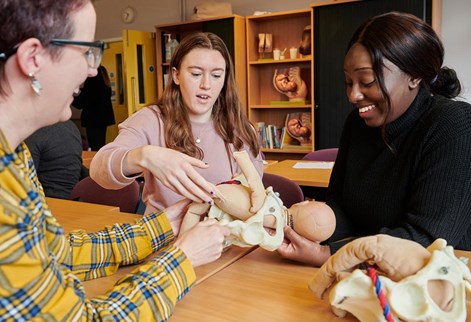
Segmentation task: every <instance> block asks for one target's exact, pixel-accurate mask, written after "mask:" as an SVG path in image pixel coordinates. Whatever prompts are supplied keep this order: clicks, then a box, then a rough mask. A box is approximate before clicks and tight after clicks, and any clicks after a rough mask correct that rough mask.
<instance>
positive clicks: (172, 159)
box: [123, 145, 225, 203]
mask: <svg viewBox="0 0 471 322" xmlns="http://www.w3.org/2000/svg"><path fill="white" fill-rule="evenodd" d="M194 167H198V168H201V169H207V168H208V167H209V165H207V164H206V163H204V162H203V161H201V160H198V159H196V158H192V157H190V156H188V155H186V154H183V153H181V152H178V151H175V150H172V149H167V148H163V147H158V146H153V145H147V146H144V147H140V148H137V149H134V150H131V151H129V152H128V153H127V154H126V157H125V158H124V161H123V171H124V173H125V175H132V174H136V173H140V172H142V171H143V170H144V169H147V170H149V171H150V172H151V173H152V175H153V176H154V177H155V178H157V179H158V180H159V181H160V182H162V184H164V185H165V186H166V187H167V188H169V189H171V190H173V191H175V192H176V193H178V194H180V195H182V196H184V197H185V198H188V199H191V200H193V201H195V202H206V203H209V202H211V203H214V201H213V197H216V196H217V197H218V198H221V199H222V200H224V199H225V198H224V196H223V195H222V193H221V192H220V191H219V190H218V189H217V188H216V186H215V185H214V184H212V183H209V182H208V181H206V180H205V179H204V178H203V177H202V176H201V175H200V174H199V173H198V172H197V171H196V170H195V169H194Z"/></svg>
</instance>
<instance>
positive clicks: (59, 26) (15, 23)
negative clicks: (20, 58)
mask: <svg viewBox="0 0 471 322" xmlns="http://www.w3.org/2000/svg"><path fill="white" fill-rule="evenodd" d="M89 1H90V0H67V1H57V0H22V1H18V0H2V1H1V2H0V30H2V32H0V52H6V51H8V50H11V49H12V48H14V47H15V46H18V44H20V43H21V42H23V41H25V40H27V39H29V38H37V39H38V40H39V41H41V43H42V44H43V45H44V46H47V45H48V44H49V43H50V41H51V39H53V38H65V39H67V38H70V37H71V36H72V35H73V34H74V32H75V30H74V26H73V23H72V21H71V18H70V13H71V12H73V11H75V10H78V9H80V8H82V7H83V6H84V5H85V4H87V3H89ZM48 50H49V51H50V53H51V55H52V56H53V57H56V56H57V55H58V53H59V52H60V51H61V47H60V46H50V47H48ZM4 68H5V60H0V93H2V94H5V69H4Z"/></svg>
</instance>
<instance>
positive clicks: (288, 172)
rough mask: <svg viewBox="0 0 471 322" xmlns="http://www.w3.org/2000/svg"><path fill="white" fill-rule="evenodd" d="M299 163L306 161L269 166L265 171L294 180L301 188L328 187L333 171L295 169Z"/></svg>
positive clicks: (293, 161) (290, 161)
mask: <svg viewBox="0 0 471 322" xmlns="http://www.w3.org/2000/svg"><path fill="white" fill-rule="evenodd" d="M297 162H314V161H305V160H284V161H280V162H277V163H274V164H271V165H269V166H267V167H266V168H265V169H264V170H263V171H264V172H266V173H272V174H276V175H279V176H282V177H286V178H288V179H291V180H293V181H294V182H296V183H297V184H299V185H300V186H310V187H324V188H326V187H328V186H329V180H330V175H331V173H332V169H294V168H293V166H294V165H295V164H296V163H297Z"/></svg>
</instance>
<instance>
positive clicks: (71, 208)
mask: <svg viewBox="0 0 471 322" xmlns="http://www.w3.org/2000/svg"><path fill="white" fill-rule="evenodd" d="M46 201H47V204H48V205H49V208H50V209H51V211H52V213H53V214H54V215H56V214H59V213H62V212H66V213H69V214H70V213H73V214H74V215H75V214H77V213H79V214H83V213H87V212H89V211H93V212H97V211H98V212H103V211H119V207H117V206H107V205H99V204H94V203H89V202H82V201H81V202H80V203H78V202H77V201H72V200H66V199H58V198H51V197H46Z"/></svg>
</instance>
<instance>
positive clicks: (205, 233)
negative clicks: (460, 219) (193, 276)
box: [175, 219, 230, 267]
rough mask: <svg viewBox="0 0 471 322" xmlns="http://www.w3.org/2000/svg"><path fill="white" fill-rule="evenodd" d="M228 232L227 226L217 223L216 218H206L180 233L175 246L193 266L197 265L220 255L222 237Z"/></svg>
mask: <svg viewBox="0 0 471 322" xmlns="http://www.w3.org/2000/svg"><path fill="white" fill-rule="evenodd" d="M229 233H230V230H229V228H227V227H224V226H221V225H219V223H218V221H217V220H216V219H208V220H205V221H201V222H199V223H197V224H196V225H195V226H193V227H192V228H191V229H190V230H188V231H186V232H184V233H182V234H181V235H180V236H179V237H178V239H177V240H176V241H175V246H177V247H179V248H180V249H181V250H182V251H183V252H184V253H185V255H186V256H187V257H188V259H189V260H190V262H191V264H192V265H193V267H197V266H200V265H204V264H207V263H210V262H212V261H215V260H216V259H218V258H219V257H221V253H222V251H223V248H224V238H225V237H226V236H228V235H229Z"/></svg>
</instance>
